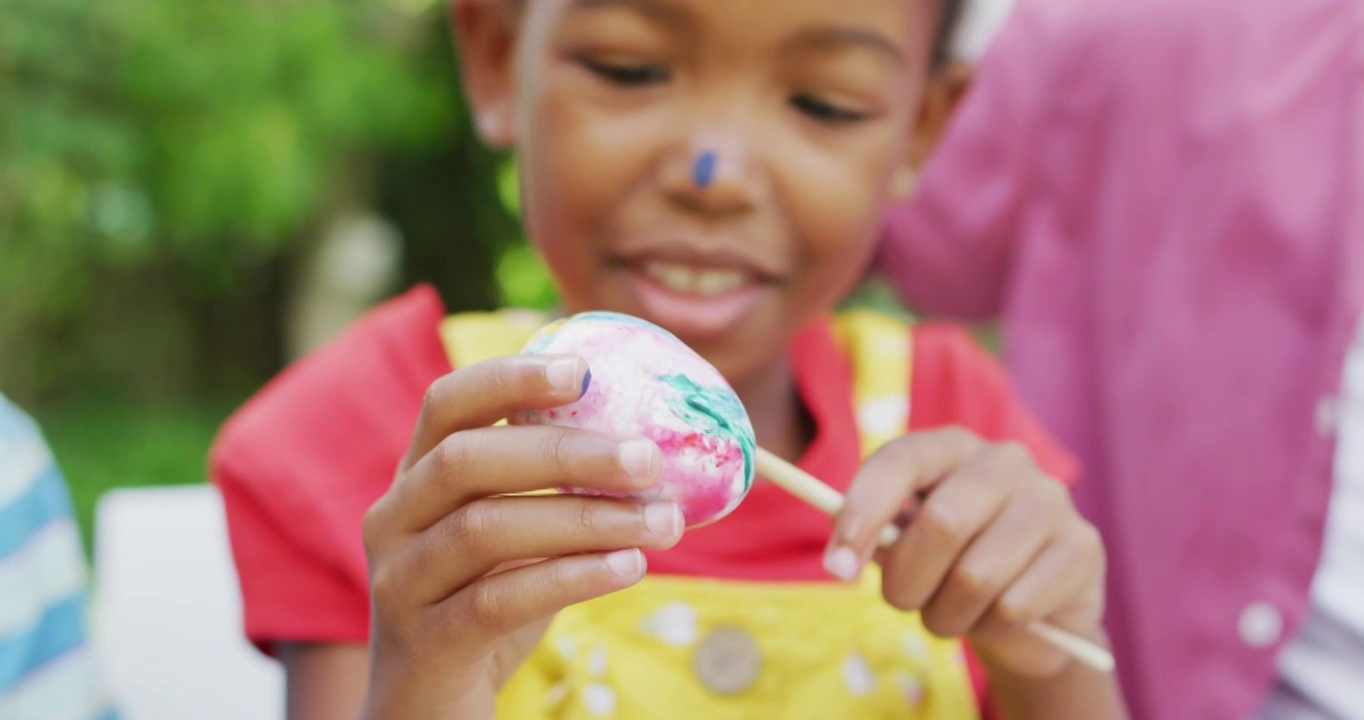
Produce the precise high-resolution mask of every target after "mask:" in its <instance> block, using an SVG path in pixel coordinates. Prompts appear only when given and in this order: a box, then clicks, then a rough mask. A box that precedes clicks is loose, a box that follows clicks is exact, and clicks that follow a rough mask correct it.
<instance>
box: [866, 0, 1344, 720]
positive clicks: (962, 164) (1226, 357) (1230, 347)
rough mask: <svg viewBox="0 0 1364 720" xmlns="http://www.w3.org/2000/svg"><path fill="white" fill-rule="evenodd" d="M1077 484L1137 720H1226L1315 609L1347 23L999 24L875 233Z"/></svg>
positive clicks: (1320, 9)
mask: <svg viewBox="0 0 1364 720" xmlns="http://www.w3.org/2000/svg"><path fill="white" fill-rule="evenodd" d="M882 267H883V268H884V269H886V270H887V271H888V272H889V274H890V275H891V276H892V278H893V279H894V280H895V282H896V284H897V285H898V286H899V287H900V288H901V289H902V291H903V293H904V294H905V297H906V299H907V300H909V301H910V302H911V303H912V304H914V305H915V306H917V307H919V308H921V309H923V310H925V311H928V312H933V313H946V314H952V315H957V316H967V317H970V316H976V317H984V316H993V315H1000V316H1002V317H1003V319H1004V321H1005V338H1006V343H1007V347H1008V359H1009V363H1010V366H1011V369H1012V371H1013V372H1014V373H1015V377H1016V380H1017V382H1018V383H1019V385H1020V387H1021V391H1022V392H1023V394H1024V399H1025V400H1026V401H1027V402H1029V403H1030V404H1031V405H1032V407H1033V408H1034V409H1035V410H1036V411H1037V412H1038V414H1039V415H1040V417H1041V418H1042V420H1043V422H1044V423H1046V424H1047V425H1048V426H1049V428H1050V429H1051V430H1053V431H1054V432H1056V433H1057V434H1058V435H1059V437H1060V438H1061V439H1062V440H1063V441H1064V442H1066V443H1067V444H1068V445H1069V446H1070V447H1071V448H1072V449H1074V450H1075V451H1076V452H1077V454H1078V455H1079V457H1080V459H1081V460H1082V461H1083V462H1084V464H1085V466H1086V469H1087V472H1086V474H1085V477H1084V479H1083V480H1082V482H1081V483H1080V486H1079V488H1078V492H1079V496H1080V499H1081V503H1082V505H1083V507H1084V509H1085V510H1086V512H1087V513H1089V514H1090V516H1091V517H1092V518H1093V519H1094V520H1095V521H1096V522H1097V523H1098V524H1099V526H1100V527H1101V529H1102V530H1103V531H1104V533H1105V537H1106V539H1107V542H1108V545H1109V552H1110V564H1111V569H1110V573H1111V574H1110V578H1111V584H1110V591H1111V592H1110V606H1111V617H1110V620H1111V626H1112V630H1113V636H1114V642H1115V644H1116V650H1117V651H1118V654H1119V661H1120V663H1121V670H1122V673H1123V680H1124V684H1125V686H1126V689H1127V691H1128V696H1129V700H1130V702H1131V703H1132V709H1133V712H1134V713H1135V715H1136V717H1138V718H1158V719H1159V720H1183V719H1188V720H1194V719H1198V720H1204V719H1205V718H1240V717H1246V716H1247V715H1248V714H1250V713H1251V712H1252V711H1253V710H1254V709H1255V708H1256V707H1257V706H1258V705H1259V704H1260V703H1261V702H1262V701H1263V699H1264V697H1265V695H1266V692H1267V690H1268V688H1269V687H1270V685H1271V683H1272V682H1273V677H1274V658H1275V655H1276V653H1277V651H1278V649H1279V648H1280V647H1282V646H1283V644H1284V643H1285V642H1287V641H1288V640H1289V639H1290V638H1291V636H1292V634H1293V632H1294V630H1295V629H1296V628H1297V626H1298V624H1299V622H1300V620H1301V619H1302V616H1303V614H1304V611H1305V610H1306V609H1307V607H1308V589H1309V585H1310V582H1311V578H1312V575H1313V571H1314V569H1315V567H1316V564H1317V558H1318V554H1319V552H1320V546H1321V538H1322V526H1323V521H1324V518H1325V508H1326V503H1327V500H1328V495H1329V493H1330V490H1331V478H1332V469H1331V463H1332V457H1333V446H1334V441H1335V431H1336V422H1335V418H1336V415H1337V413H1336V411H1335V407H1336V405H1335V403H1336V400H1335V398H1336V397H1337V395H1338V393H1339V392H1340V381H1341V367H1342V361H1343V358H1344V355H1345V350H1346V348H1347V346H1348V344H1349V342H1350V340H1351V339H1352V336H1353V333H1354V329H1355V327H1356V319H1357V317H1358V316H1359V314H1360V311H1361V306H1362V305H1364V0H1277V1H1276V0H1253V1H1252V0H1141V1H1140V2H1133V0H1020V4H1019V6H1018V8H1017V9H1016V11H1015V14H1014V16H1013V17H1012V18H1011V19H1010V21H1009V23H1008V24H1007V25H1006V26H1005V28H1004V29H1003V30H1002V31H1001V34H1000V35H999V37H998V39H997V41H996V45H995V46H994V47H993V48H992V49H991V51H990V53H989V54H988V55H987V57H986V59H985V61H984V63H983V65H982V68H981V73H980V79H979V81H978V84H977V86H976V88H975V89H974V90H973V91H972V93H971V94H970V95H969V97H968V98H967V101H966V102H965V104H964V105H963V107H962V108H961V110H960V113H959V116H958V118H956V120H955V121H954V124H953V126H952V128H951V130H950V131H949V134H948V136H947V137H946V138H945V139H944V142H943V145H942V147H941V148H940V150H939V154H938V155H937V156H936V157H935V159H934V161H933V163H931V165H930V167H929V168H927V169H926V172H925V174H924V176H923V178H922V186H921V190H920V193H919V195H918V196H917V198H916V200H915V201H914V202H913V203H912V204H911V205H908V206H906V207H904V208H902V209H900V210H898V211H897V212H896V213H894V215H893V216H892V218H891V222H890V231H889V237H888V238H887V242H886V245H885V251H884V256H883V258H882Z"/></svg>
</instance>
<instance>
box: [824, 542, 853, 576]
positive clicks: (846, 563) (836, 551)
mask: <svg viewBox="0 0 1364 720" xmlns="http://www.w3.org/2000/svg"><path fill="white" fill-rule="evenodd" d="M824 569H825V570H828V571H829V574H830V575H833V576H834V577H836V578H839V579H840V580H847V581H849V582H851V581H853V580H856V579H857V578H858V577H859V576H860V575H861V574H862V567H861V563H859V562H858V561H857V553H855V552H853V551H852V548H850V547H847V546H846V545H838V546H836V547H832V548H829V550H827V551H826V552H825V553H824Z"/></svg>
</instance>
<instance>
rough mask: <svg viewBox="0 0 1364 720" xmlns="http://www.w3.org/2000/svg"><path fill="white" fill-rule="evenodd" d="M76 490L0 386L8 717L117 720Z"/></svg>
mask: <svg viewBox="0 0 1364 720" xmlns="http://www.w3.org/2000/svg"><path fill="white" fill-rule="evenodd" d="M86 600H87V598H86V568H85V560H84V557H83V554H82V551H81V546H80V534H79V532H78V531H77V528H76V523H75V520H74V519H73V517H72V512H71V498H70V496H69V495H68V493H67V488H66V484H65V482H64V481H63V480H62V476H61V472H60V471H59V470H58V469H57V465H56V463H55V462H54V461H53V458H52V453H51V451H50V450H49V448H48V446H47V444H46V442H44V440H43V436H42V433H41V432H40V431H39V429H38V427H37V425H36V424H35V423H34V422H33V420H32V419H30V418H29V417H28V416H27V415H25V414H24V413H23V411H21V410H19V409H18V408H17V407H15V406H14V405H13V404H12V403H10V402H9V400H8V399H6V398H5V396H4V395H0V718H3V719H4V720H115V719H116V718H117V715H116V714H115V713H114V711H113V709H112V707H111V704H110V701H109V698H108V695H107V694H106V692H105V687H104V685H103V684H102V682H101V679H100V677H99V673H98V671H97V668H96V660H95V657H94V654H93V652H92V651H91V648H90V646H89V644H88V643H87V637H86V630H87V618H86Z"/></svg>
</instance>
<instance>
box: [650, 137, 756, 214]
mask: <svg viewBox="0 0 1364 720" xmlns="http://www.w3.org/2000/svg"><path fill="white" fill-rule="evenodd" d="M663 175H664V178H663V185H664V190H665V192H667V194H668V196H669V197H670V198H671V199H673V200H674V201H675V202H677V203H679V204H681V205H683V206H685V207H686V208H687V209H689V210H693V211H696V212H701V213H705V214H708V215H726V214H734V213H741V212H744V211H747V210H750V209H752V207H753V206H754V205H755V204H756V203H757V201H758V197H759V192H760V188H759V186H758V183H759V182H760V180H759V178H758V177H757V175H758V174H757V173H756V172H755V170H754V168H753V167H752V162H751V154H750V153H749V150H748V147H747V145H746V143H745V142H744V141H743V139H742V138H741V137H739V136H738V135H736V134H734V133H719V132H709V133H698V134H697V135H696V136H695V137H693V138H691V140H690V141H689V142H688V143H686V144H685V146H684V147H681V148H679V149H678V151H676V152H675V153H674V154H673V157H672V158H670V159H669V161H668V163H667V168H666V169H665V170H664V173H663Z"/></svg>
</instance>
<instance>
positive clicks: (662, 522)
mask: <svg viewBox="0 0 1364 720" xmlns="http://www.w3.org/2000/svg"><path fill="white" fill-rule="evenodd" d="M644 526H645V527H647V528H649V532H651V533H653V534H655V535H657V536H659V537H664V538H671V537H676V536H677V535H679V534H680V533H681V532H682V510H681V508H679V507H677V505H675V504H673V503H670V502H655V503H649V504H648V505H646V506H644Z"/></svg>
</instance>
